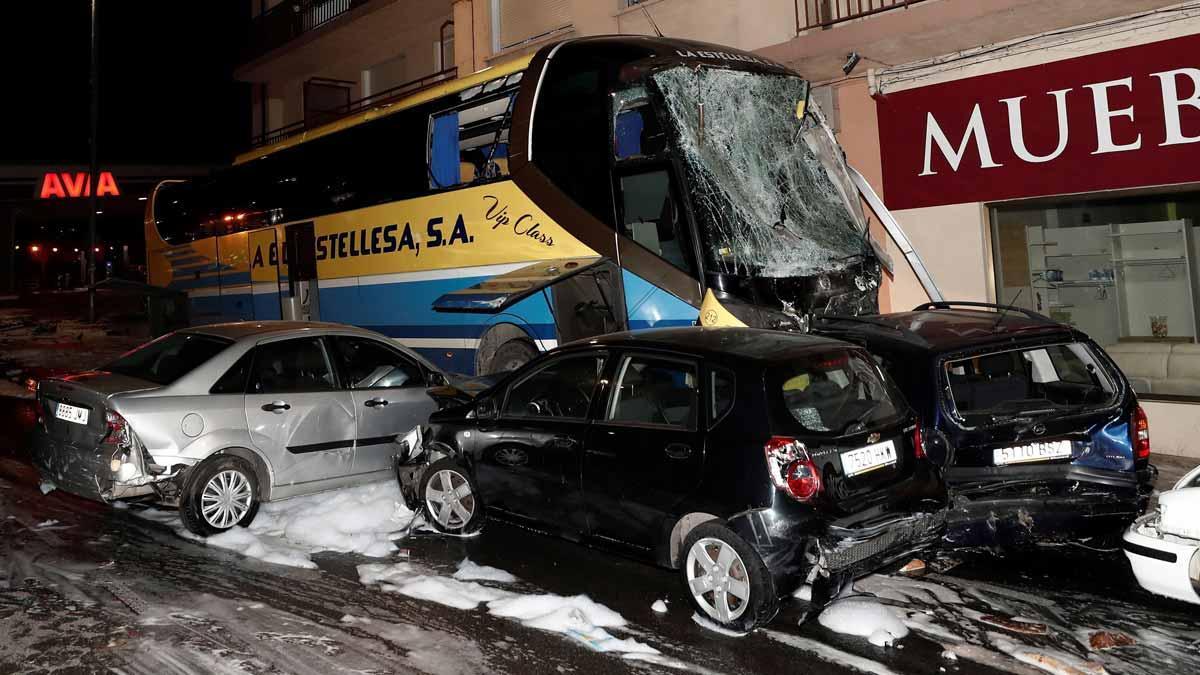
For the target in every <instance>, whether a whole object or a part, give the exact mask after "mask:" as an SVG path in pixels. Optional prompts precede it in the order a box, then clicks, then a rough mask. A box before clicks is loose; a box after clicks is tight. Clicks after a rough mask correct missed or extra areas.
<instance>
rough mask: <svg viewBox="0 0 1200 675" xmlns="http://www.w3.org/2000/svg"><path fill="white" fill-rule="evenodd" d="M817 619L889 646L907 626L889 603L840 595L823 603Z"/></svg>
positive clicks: (829, 625)
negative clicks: (833, 600)
mask: <svg viewBox="0 0 1200 675" xmlns="http://www.w3.org/2000/svg"><path fill="white" fill-rule="evenodd" d="M817 622H818V623H820V624H821V625H822V626H824V627H826V628H828V629H829V630H831V631H833V632H835V633H841V634H843V635H855V636H858V637H865V638H867V640H868V641H869V642H870V643H871V644H873V645H875V646H876V647H887V646H891V645H892V644H894V643H895V642H896V640H899V639H900V638H902V637H904V636H906V635H908V628H907V627H906V626H905V625H904V622H903V621H901V619H900V617H899V616H897V614H896V613H895V612H893V611H892V610H891V609H890V608H889V607H886V606H885V605H883V604H881V603H880V602H879V601H878V600H875V599H873V598H862V597H853V598H844V599H842V600H837V601H835V602H834V603H833V604H831V605H829V606H828V607H826V608H825V609H824V610H823V611H822V612H821V614H820V616H818V617H817Z"/></svg>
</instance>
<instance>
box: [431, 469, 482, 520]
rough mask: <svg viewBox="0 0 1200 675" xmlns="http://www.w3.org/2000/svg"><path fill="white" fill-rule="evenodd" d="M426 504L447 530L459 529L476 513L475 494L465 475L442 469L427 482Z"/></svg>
mask: <svg viewBox="0 0 1200 675" xmlns="http://www.w3.org/2000/svg"><path fill="white" fill-rule="evenodd" d="M425 506H426V507H427V508H428V509H429V513H430V514H431V515H433V517H434V518H435V519H437V521H438V524H440V525H441V526H442V527H444V528H446V529H447V530H459V529H462V528H464V527H466V525H467V523H469V522H471V516H473V515H475V495H474V494H473V493H472V492H471V484H470V483H469V482H467V479H466V477H465V476H463V475H462V474H461V473H459V472H457V471H452V470H450V469H442V470H441V471H438V472H437V473H435V474H433V477H432V478H430V479H429V482H428V483H426V484H425Z"/></svg>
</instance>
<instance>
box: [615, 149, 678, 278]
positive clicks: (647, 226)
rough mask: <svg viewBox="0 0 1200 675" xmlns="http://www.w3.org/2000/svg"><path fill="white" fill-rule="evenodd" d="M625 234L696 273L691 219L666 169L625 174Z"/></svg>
mask: <svg viewBox="0 0 1200 675" xmlns="http://www.w3.org/2000/svg"><path fill="white" fill-rule="evenodd" d="M620 180H621V197H622V210H621V211H622V215H621V234H624V235H625V236H626V237H629V238H630V239H632V240H634V241H636V242H637V243H638V244H641V245H642V246H643V247H645V248H647V249H649V250H650V252H651V253H653V254H654V255H656V256H658V257H660V258H662V259H663V260H666V261H667V262H669V263H671V264H672V265H674V266H675V267H678V268H679V269H681V270H683V271H684V272H687V273H688V274H691V275H693V276H695V275H696V269H695V267H696V266H695V264H694V262H693V256H692V251H691V246H689V245H688V236H687V223H686V221H685V220H684V219H683V215H682V214H681V213H680V212H679V204H678V197H677V196H676V192H675V190H674V189H673V188H672V185H671V174H670V172H669V171H667V170H666V169H654V170H651V171H645V172H642V173H633V174H626V175H623V176H621V178H620Z"/></svg>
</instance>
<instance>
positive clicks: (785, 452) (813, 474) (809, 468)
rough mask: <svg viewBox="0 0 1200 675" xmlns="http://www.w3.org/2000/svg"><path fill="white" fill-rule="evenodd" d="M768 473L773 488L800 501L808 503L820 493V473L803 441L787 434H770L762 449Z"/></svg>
mask: <svg viewBox="0 0 1200 675" xmlns="http://www.w3.org/2000/svg"><path fill="white" fill-rule="evenodd" d="M763 451H764V452H765V454H766V460H767V473H768V474H770V476H771V482H772V483H774V484H775V487H777V488H779V489H780V490H783V491H784V492H786V493H787V494H788V496H789V497H791V498H792V499H795V500H796V501H799V502H810V501H812V500H813V498H815V497H816V496H817V495H818V494H820V492H821V472H820V471H819V470H818V469H817V465H816V464H814V463H813V461H812V457H810V456H809V454H808V449H807V448H805V447H804V444H803V443H801V442H800V441H797V440H796V439H794V438H790V437H787V436H773V437H772V438H771V440H769V441H767V444H766V446H765V447H764V448H763Z"/></svg>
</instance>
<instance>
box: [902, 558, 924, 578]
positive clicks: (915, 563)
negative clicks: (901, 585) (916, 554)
mask: <svg viewBox="0 0 1200 675" xmlns="http://www.w3.org/2000/svg"><path fill="white" fill-rule="evenodd" d="M927 569H928V568H926V566H925V561H924V560H921V559H920V558H913V559H912V560H909V561H908V563H906V564H905V565H904V567H901V568H900V574H903V575H905V576H908V577H923V576H925V572H926V571H927Z"/></svg>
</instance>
